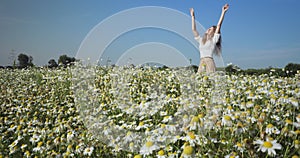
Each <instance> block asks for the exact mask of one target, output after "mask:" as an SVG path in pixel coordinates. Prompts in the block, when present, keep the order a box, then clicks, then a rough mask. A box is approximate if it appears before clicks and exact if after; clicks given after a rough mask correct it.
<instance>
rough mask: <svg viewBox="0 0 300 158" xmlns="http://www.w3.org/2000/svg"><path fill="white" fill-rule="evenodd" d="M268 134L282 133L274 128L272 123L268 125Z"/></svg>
mask: <svg viewBox="0 0 300 158" xmlns="http://www.w3.org/2000/svg"><path fill="white" fill-rule="evenodd" d="M266 133H267V134H280V131H279V130H278V128H276V127H275V126H273V124H271V123H270V124H268V125H267V128H266Z"/></svg>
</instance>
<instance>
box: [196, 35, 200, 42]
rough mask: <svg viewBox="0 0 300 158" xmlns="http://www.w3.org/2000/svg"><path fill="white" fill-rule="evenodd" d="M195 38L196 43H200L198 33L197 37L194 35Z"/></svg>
mask: <svg viewBox="0 0 300 158" xmlns="http://www.w3.org/2000/svg"><path fill="white" fill-rule="evenodd" d="M195 40H196V41H197V42H198V43H200V40H201V37H200V35H198V36H197V37H195Z"/></svg>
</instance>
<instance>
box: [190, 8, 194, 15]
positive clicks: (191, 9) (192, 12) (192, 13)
mask: <svg viewBox="0 0 300 158" xmlns="http://www.w3.org/2000/svg"><path fill="white" fill-rule="evenodd" d="M190 13H191V16H192V17H193V16H195V13H194V8H190Z"/></svg>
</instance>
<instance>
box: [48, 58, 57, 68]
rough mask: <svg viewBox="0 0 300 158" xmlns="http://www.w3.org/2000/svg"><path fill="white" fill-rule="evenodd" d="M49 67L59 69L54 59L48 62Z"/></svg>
mask: <svg viewBox="0 0 300 158" xmlns="http://www.w3.org/2000/svg"><path fill="white" fill-rule="evenodd" d="M48 67H49V68H56V67H58V64H57V63H56V61H55V60H54V59H50V60H49V61H48Z"/></svg>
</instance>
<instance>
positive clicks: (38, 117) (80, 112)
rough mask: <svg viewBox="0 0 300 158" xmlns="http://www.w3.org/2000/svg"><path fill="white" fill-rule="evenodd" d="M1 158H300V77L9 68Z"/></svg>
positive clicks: (4, 79)
mask: <svg viewBox="0 0 300 158" xmlns="http://www.w3.org/2000/svg"><path fill="white" fill-rule="evenodd" d="M0 75H1V78H0V86H1V89H0V97H1V99H0V158H1V157H132V158H133V157H134V158H138V157H149V158H150V157H160V158H163V157H165V158H166V157H240V158H241V157H294V158H296V157H299V156H300V110H299V101H300V80H299V79H300V73H299V72H298V74H296V75H295V77H289V78H288V77H278V76H272V75H270V74H264V75H260V76H247V75H226V74H223V73H221V72H220V73H215V74H210V75H208V74H196V73H194V72H193V71H192V70H189V69H155V68H130V67H106V68H104V67H94V68H82V67H80V68H60V69H47V68H40V69H37V68H31V69H27V70H25V69H24V70H4V69H0Z"/></svg>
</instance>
